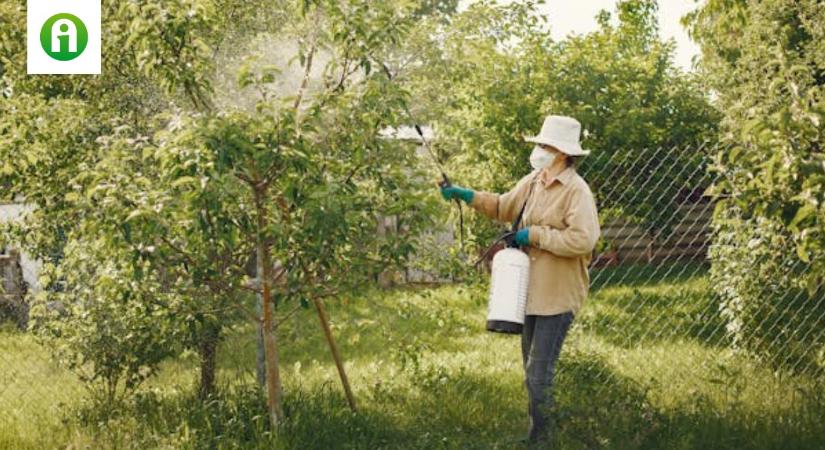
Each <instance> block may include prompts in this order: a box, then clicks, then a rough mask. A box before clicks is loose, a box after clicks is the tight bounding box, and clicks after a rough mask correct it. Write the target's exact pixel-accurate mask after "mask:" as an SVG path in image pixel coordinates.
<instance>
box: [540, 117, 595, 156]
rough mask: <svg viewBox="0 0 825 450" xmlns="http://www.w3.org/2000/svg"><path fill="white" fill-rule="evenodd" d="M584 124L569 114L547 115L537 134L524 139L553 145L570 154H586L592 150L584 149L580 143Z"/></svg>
mask: <svg viewBox="0 0 825 450" xmlns="http://www.w3.org/2000/svg"><path fill="white" fill-rule="evenodd" d="M581 130H582V125H581V124H580V123H579V121H578V120H576V119H574V118H572V117H567V116H547V117H546V118H545V119H544V124H543V125H542V126H541V132H540V133H539V134H538V135H537V136H525V138H524V140H525V141H527V142H533V143H536V144H545V145H552V146H553V147H556V148H557V149H559V150H561V151H562V152H563V153H566V154H568V155H570V156H585V155H589V154H590V150H583V149H582V146H581V144H579V136H580V135H581Z"/></svg>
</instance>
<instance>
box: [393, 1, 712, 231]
mask: <svg viewBox="0 0 825 450" xmlns="http://www.w3.org/2000/svg"><path fill="white" fill-rule="evenodd" d="M535 7H536V4H535V3H534V2H518V3H513V4H510V5H508V6H498V5H496V4H495V2H479V3H476V4H474V5H473V7H471V8H470V9H469V10H467V11H465V12H463V13H461V14H457V15H454V16H451V17H450V18H449V22H448V23H447V24H443V23H440V22H435V21H431V22H429V23H427V25H428V26H427V27H422V30H421V31H420V32H419V33H418V34H416V35H415V36H414V37H415V39H414V40H412V42H413V43H412V44H410V46H411V47H412V50H411V51H410V52H411V53H413V54H421V55H423V56H422V57H421V59H422V61H421V62H420V63H417V64H416V61H410V60H409V59H404V58H403V57H402V58H399V61H397V62H396V64H395V65H396V66H398V67H400V69H398V70H399V71H400V72H401V73H402V76H405V77H406V78H407V79H408V80H409V91H410V92H411V94H412V96H413V99H414V102H415V105H416V106H417V110H418V111H419V115H420V116H421V117H422V118H426V119H419V120H422V121H424V120H426V121H428V122H430V123H432V124H433V125H434V126H435V127H436V133H437V137H438V142H437V145H438V149H439V151H440V152H441V153H442V155H443V158H444V159H445V160H446V161H447V164H448V167H449V168H450V171H451V172H452V173H454V174H455V179H456V182H457V183H458V184H461V183H465V184H470V187H472V188H475V189H486V190H492V191H496V192H504V191H506V190H509V189H510V188H511V187H512V186H513V185H514V183H515V181H516V180H518V179H519V178H521V177H522V176H524V175H526V174H527V173H528V172H529V171H530V167H529V164H528V156H529V154H530V151H531V150H532V147H531V146H530V145H528V144H527V143H525V142H524V140H523V136H525V135H532V134H535V133H537V132H538V130H539V128H540V127H541V123H542V120H543V118H544V116H545V115H547V114H561V115H570V116H573V117H575V118H577V119H578V120H579V121H580V122H581V123H582V126H583V129H584V139H583V146H584V147H585V148H589V149H593V150H594V151H593V153H592V154H591V156H588V157H586V158H583V159H582V161H581V164H583V165H586V166H589V169H590V170H589V173H590V174H591V179H589V180H588V182H589V183H590V184H591V187H592V188H593V189H594V191H595V193H596V195H597V198H598V201H599V203H600V208H601V209H602V212H603V214H604V215H605V216H607V215H609V214H612V213H616V214H622V215H624V216H626V217H628V216H629V217H633V216H640V217H648V218H649V219H652V220H654V221H666V219H667V218H666V217H665V216H664V215H661V216H660V215H657V214H651V213H652V212H654V211H660V212H661V213H662V214H665V212H666V211H668V209H667V208H662V207H661V202H662V201H666V200H667V199H674V200H675V198H676V196H677V194H678V193H679V192H680V191H684V190H685V189H696V188H703V187H705V186H695V185H692V184H691V183H694V182H695V180H691V179H690V177H688V176H687V175H686V174H690V173H691V172H692V170H690V167H695V166H698V165H699V164H700V163H701V161H702V156H704V155H697V154H695V153H693V152H690V151H685V150H680V151H675V152H671V153H669V154H668V156H667V158H669V160H668V161H656V162H657V163H659V162H660V163H662V165H663V166H665V167H672V166H673V165H674V164H676V165H684V166H685V167H686V169H687V170H685V171H683V172H682V173H683V174H685V175H683V176H684V179H679V178H678V177H676V178H675V179H674V174H673V173H665V172H657V171H656V170H655V169H654V168H652V167H655V165H648V164H646V163H648V162H649V161H648V159H649V158H650V156H649V154H650V153H648V152H646V151H645V150H656V149H657V148H660V147H662V148H667V149H670V148H673V147H680V148H685V149H686V148H697V149H701V145H700V144H701V143H703V142H705V141H706V140H710V139H712V138H713V137H714V136H715V132H716V123H717V121H718V117H719V115H718V112H716V110H715V109H714V108H713V107H712V106H711V105H710V103H709V100H708V97H707V94H706V93H705V91H704V90H703V89H702V85H701V80H699V79H697V78H696V77H695V76H694V75H693V74H686V73H683V72H681V71H680V70H679V69H678V68H677V67H676V66H675V65H674V63H673V51H674V43H673V42H664V41H662V39H661V38H660V36H659V32H658V26H657V19H656V13H657V4H656V2H654V1H642V0H631V1H620V2H618V3H617V10H616V11H615V12H614V13H610V12H607V11H602V12H601V13H600V15H599V16H598V22H599V29H598V30H597V31H594V32H592V33H589V34H586V35H582V36H573V37H569V38H567V39H564V40H562V41H558V42H556V41H553V40H552V39H551V37H550V33H549V31H547V26H546V25H547V24H546V18H545V17H543V16H540V15H539V14H537V12H536V9H535ZM614 15H615V18H616V20H611V19H612V17H613V16H614ZM651 153H652V152H651ZM664 153H665V152H657V155H659V156H658V157H661V155H662V154H664ZM640 170H642V171H647V172H649V173H645V176H639V171H640ZM665 178H666V179H665ZM660 180H661V181H662V182H659V181H660ZM617 185H618V186H621V187H622V188H621V190H640V189H654V190H655V192H651V195H650V196H649V198H648V202H644V201H642V202H632V203H631V202H626V201H625V202H621V201H619V202H617V198H616V197H615V196H609V195H607V192H608V191H611V190H612V189H613V188H614V187H615V186H617ZM654 204H657V205H659V206H658V207H657V206H654ZM611 211H612V212H611ZM670 219H673V218H672V217H671V218H670ZM469 228H470V229H472V230H474V231H480V235H479V236H478V238H479V239H480V242H486V241H487V239H489V238H490V237H491V236H492V233H493V231H492V230H491V229H490V227H489V226H488V225H487V222H486V221H480V222H473V223H472V226H470V227H469Z"/></svg>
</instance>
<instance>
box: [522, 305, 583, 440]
mask: <svg viewBox="0 0 825 450" xmlns="http://www.w3.org/2000/svg"><path fill="white" fill-rule="evenodd" d="M573 317H574V316H573V313H572V312H566V313H562V314H556V315H553V316H526V317H525V318H524V329H523V331H522V333H521V355H522V358H523V360H524V382H525V385H526V386H527V396H528V411H529V413H530V431H529V434H528V439H530V440H540V439H545V438H547V437H548V433H549V431H550V430H549V428H550V417H549V414H548V410H549V409H550V408H552V407H553V405H554V400H553V375H554V374H555V369H556V361H557V360H558V359H559V353H561V346H562V343H564V338H565V336H566V335H567V330H568V329H569V328H570V325H571V324H572V323H573Z"/></svg>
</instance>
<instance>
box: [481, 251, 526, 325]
mask: <svg viewBox="0 0 825 450" xmlns="http://www.w3.org/2000/svg"><path fill="white" fill-rule="evenodd" d="M529 281H530V258H529V257H528V256H527V254H526V253H524V252H523V251H521V250H519V249H516V248H505V249H503V250H500V251H499V252H498V253H496V256H495V257H493V264H492V275H491V277H490V299H489V303H488V305H487V307H488V309H487V331H493V332H496V333H510V334H519V333H521V329H522V327H523V326H524V311H525V308H526V307H527V286H528V284H529Z"/></svg>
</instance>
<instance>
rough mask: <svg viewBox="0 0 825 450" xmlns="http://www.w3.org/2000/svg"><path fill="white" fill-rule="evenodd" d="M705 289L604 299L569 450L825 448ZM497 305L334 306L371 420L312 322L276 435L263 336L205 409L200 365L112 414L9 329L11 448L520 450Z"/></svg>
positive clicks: (189, 365) (230, 369)
mask: <svg viewBox="0 0 825 450" xmlns="http://www.w3.org/2000/svg"><path fill="white" fill-rule="evenodd" d="M707 288H708V287H707V280H706V278H705V276H704V274H703V273H702V272H701V271H696V272H694V273H693V274H692V275H691V276H685V275H684V272H683V273H682V274H679V275H678V276H674V277H673V278H671V279H667V280H664V281H656V282H649V281H646V279H644V278H643V277H641V278H637V279H635V280H634V279H628V278H625V282H624V283H622V284H613V285H603V286H597V289H595V290H594V294H593V296H592V298H591V299H589V300H588V303H587V305H586V306H585V309H584V310H583V312H582V313H581V314H580V316H579V317H577V318H576V322H575V325H574V328H573V329H572V330H571V334H570V336H569V337H568V340H567V342H566V343H565V347H564V349H563V351H562V358H561V361H560V363H559V370H558V376H557V385H556V397H557V403H558V408H557V411H556V419H557V428H556V433H555V435H554V438H553V439H554V441H553V444H554V445H555V447H556V448H570V449H591V448H616V449H653V448H677V449H678V448H685V449H687V448H723V449H724V448H730V449H742V448H753V449H756V448H760V449H761V448H777V449H778V448H812V449H814V448H823V447H825V423H823V421H822V420H821V418H822V417H825V395H823V391H825V390H824V389H823V387H825V384H823V382H822V380H816V379H813V378H805V377H803V376H801V375H793V376H792V375H788V374H781V373H775V372H774V371H773V370H771V369H770V368H766V367H762V366H760V365H758V364H755V363H753V362H751V361H750V360H748V359H747V358H745V357H743V356H741V355H738V354H736V353H733V352H731V351H730V350H728V347H727V346H726V345H725V337H724V335H723V333H721V332H719V331H718V329H719V326H718V325H719V324H720V322H719V320H720V319H719V318H718V317H717V316H715V314H714V313H713V305H712V304H710V303H709V302H711V301H712V300H710V297H709V296H708V292H707V291H708V289H707ZM485 303H486V302H485V292H484V288H483V287H482V286H445V287H438V288H405V289H397V290H392V291H378V290H376V291H372V292H367V293H364V295H362V296H359V297H357V298H353V299H346V300H341V301H339V302H334V303H330V305H329V308H330V314H331V317H332V322H333V323H332V325H333V330H334V332H335V334H336V336H337V338H338V340H339V345H340V347H341V351H342V353H343V355H344V356H345V358H346V359H347V364H346V366H347V370H348V372H349V375H350V378H351V382H352V384H353V387H354V389H355V395H356V397H357V400H358V403H359V411H358V412H357V413H353V412H351V411H350V410H349V409H348V407H347V404H346V402H345V400H344V397H343V394H342V393H341V389H340V384H339V383H338V379H337V374H336V372H335V367H334V365H333V364H332V361H331V358H330V356H329V351H328V349H327V347H326V345H325V342H324V340H323V336H322V333H321V331H320V329H319V327H318V325H317V318H316V317H315V316H314V313H313V311H312V310H302V311H301V312H299V313H298V314H296V315H295V316H294V317H293V318H290V319H289V320H288V321H287V322H286V323H285V324H284V325H283V326H282V327H281V328H279V337H280V339H281V341H282V343H283V355H282V364H283V375H284V378H285V391H286V398H285V412H286V418H285V420H284V422H283V424H282V425H281V427H280V428H279V429H278V430H277V432H273V431H272V430H271V429H270V428H269V426H268V423H267V421H266V417H267V416H266V408H265V404H264V396H263V394H262V393H261V392H260V390H259V388H258V387H257V385H256V383H255V381H254V365H255V333H254V329H253V328H252V327H251V326H241V327H237V328H235V329H233V330H232V331H231V332H230V333H229V334H228V336H227V337H226V339H225V340H224V341H223V342H222V344H221V348H220V360H219V367H220V371H219V381H220V383H221V385H220V389H219V391H218V392H217V393H216V395H214V396H213V397H212V398H210V399H208V400H207V401H202V400H199V399H198V398H197V395H196V393H195V389H194V382H195V371H194V368H195V367H196V359H195V358H194V355H184V356H183V357H182V358H180V359H179V360H176V361H171V362H169V363H168V364H166V365H165V366H164V368H163V370H162V373H161V374H160V376H159V377H158V378H157V379H155V380H153V381H152V382H151V383H149V385H148V386H147V387H146V388H145V389H144V390H143V391H142V392H141V393H140V394H139V395H138V396H136V397H135V398H133V399H130V400H129V401H127V402H124V403H122V404H118V405H110V406H109V407H105V408H104V407H101V406H99V405H94V404H92V403H89V402H87V401H85V400H84V398H86V397H85V396H84V392H83V389H82V388H81V387H80V386H79V385H78V384H77V382H76V381H74V380H73V379H72V377H71V375H70V374H68V373H65V372H63V371H62V370H61V369H59V368H55V367H53V366H51V365H48V364H47V363H44V361H47V352H46V350H45V349H43V348H40V347H38V346H37V345H36V344H35V343H34V342H32V341H31V340H30V338H29V337H28V336H25V335H20V334H18V333H16V332H14V331H12V330H5V331H3V332H2V334H0V349H2V350H3V353H2V355H3V356H2V363H0V364H1V365H0V379H2V380H6V381H5V383H4V384H3V386H2V387H0V402H2V403H0V404H2V405H3V408H2V409H3V411H4V413H3V416H4V417H0V447H1V448H15V449H17V448H50V447H66V446H72V447H73V448H83V447H85V446H88V447H90V448H192V449H195V448H197V449H200V448H283V449H292V448H302V449H303V448H323V449H326V448H358V449H362V448H519V447H520V444H519V443H518V440H519V439H520V438H521V437H523V435H524V434H525V432H526V427H527V415H526V394H525V392H524V387H523V382H522V368H521V360H520V358H521V356H520V351H519V341H518V338H517V337H513V336H502V335H495V334H491V333H487V332H485V331H484V329H483V324H484V314H485V306H486V305H485ZM712 330H716V331H712ZM10 364H14V365H13V366H10ZM10 368H16V369H14V370H16V371H15V372H9V370H10ZM9 387H10V388H9ZM21 399H22V400H21Z"/></svg>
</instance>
